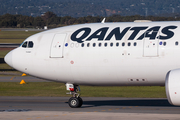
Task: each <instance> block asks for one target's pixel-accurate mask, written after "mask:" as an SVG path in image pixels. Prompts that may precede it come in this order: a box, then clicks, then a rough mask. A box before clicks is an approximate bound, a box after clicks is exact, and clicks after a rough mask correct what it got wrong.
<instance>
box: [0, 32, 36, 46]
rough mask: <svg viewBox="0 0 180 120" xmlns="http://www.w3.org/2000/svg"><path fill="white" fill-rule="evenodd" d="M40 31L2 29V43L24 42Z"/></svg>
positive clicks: (0, 41)
mask: <svg viewBox="0 0 180 120" xmlns="http://www.w3.org/2000/svg"><path fill="white" fill-rule="evenodd" d="M38 32H40V31H28V32H25V31H0V43H22V42H23V41H24V40H25V39H26V38H27V37H29V36H31V35H33V34H36V33H38Z"/></svg>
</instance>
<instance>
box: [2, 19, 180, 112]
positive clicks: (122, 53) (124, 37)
mask: <svg viewBox="0 0 180 120" xmlns="http://www.w3.org/2000/svg"><path fill="white" fill-rule="evenodd" d="M5 61H6V63H7V64H8V65H10V66H11V67H13V68H15V69H17V70H18V71H21V72H24V73H27V74H29V75H32V76H35V77H38V78H43V79H46V80H50V81H57V82H62V83H65V84H66V88H67V90H69V91H70V94H71V95H72V97H71V98H70V99H69V106H70V107H72V108H77V107H81V106H82V104H83V100H82V99H81V98H80V95H79V93H78V91H79V90H80V88H79V85H96V86H164V85H165V86H166V94H167V98H168V101H169V102H170V103H171V104H173V105H180V22H175V21H171V22H151V21H141V22H140V21H135V22H117V23H105V22H104V21H103V22H102V23H89V24H81V25H72V26H66V27H60V28H56V29H52V30H48V31H44V32H41V33H38V34H35V35H33V36H30V37H29V38H27V39H26V40H25V41H24V42H23V43H22V44H21V46H20V47H18V48H16V49H14V50H12V51H10V52H9V53H8V54H7V55H6V56H5Z"/></svg>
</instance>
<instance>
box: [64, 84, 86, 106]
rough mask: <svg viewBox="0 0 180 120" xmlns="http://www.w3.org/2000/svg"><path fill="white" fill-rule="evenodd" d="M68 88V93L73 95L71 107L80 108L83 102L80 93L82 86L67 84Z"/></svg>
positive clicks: (70, 101) (70, 102)
mask: <svg viewBox="0 0 180 120" xmlns="http://www.w3.org/2000/svg"><path fill="white" fill-rule="evenodd" d="M66 89H67V90H69V91H70V92H69V93H67V94H71V95H72V97H71V98H70V99H69V101H68V104H69V106H70V107H71V108H79V107H81V106H82V104H83V100H82V98H81V97H80V94H79V93H78V92H79V91H80V87H79V86H78V85H73V84H69V83H67V84H66Z"/></svg>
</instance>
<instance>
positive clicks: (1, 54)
mask: <svg viewBox="0 0 180 120" xmlns="http://www.w3.org/2000/svg"><path fill="white" fill-rule="evenodd" d="M9 51H10V50H0V58H4V56H5V55H6V54H7V53H8V52H9Z"/></svg>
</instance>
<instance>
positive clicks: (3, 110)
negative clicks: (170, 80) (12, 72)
mask: <svg viewBox="0 0 180 120" xmlns="http://www.w3.org/2000/svg"><path fill="white" fill-rule="evenodd" d="M68 99H69V98H68V97H0V106H1V107H0V119H12V117H13V116H16V118H17V119H18V120H20V119H21V120H22V119H29V118H31V119H43V120H44V119H45V120H46V119H47V120H48V119H59V117H60V118H63V119H70V118H73V119H85V118H87V119H89V118H91V119H95V118H96V117H100V118H97V119H103V120H104V119H108V120H109V119H117V118H123V119H134V117H136V119H179V118H180V107H176V106H172V105H170V104H169V103H168V101H167V99H155V98H151V99H150V98H148V99H147V98H138V99H136V98H107V97H83V100H84V104H83V106H82V107H81V108H70V107H69V106H68ZM8 116H9V117H8Z"/></svg>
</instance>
